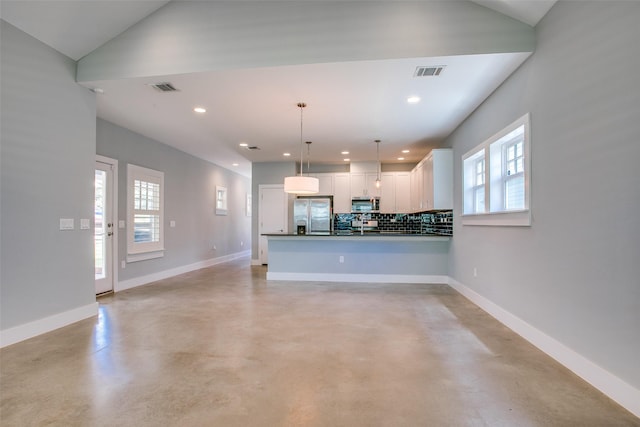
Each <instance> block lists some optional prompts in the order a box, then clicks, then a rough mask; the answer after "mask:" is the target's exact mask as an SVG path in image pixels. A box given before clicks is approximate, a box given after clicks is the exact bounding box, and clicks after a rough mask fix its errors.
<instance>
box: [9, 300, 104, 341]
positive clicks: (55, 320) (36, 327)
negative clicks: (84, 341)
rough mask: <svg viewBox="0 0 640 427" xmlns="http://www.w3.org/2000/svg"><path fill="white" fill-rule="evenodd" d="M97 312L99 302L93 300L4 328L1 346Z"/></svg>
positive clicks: (51, 329)
mask: <svg viewBox="0 0 640 427" xmlns="http://www.w3.org/2000/svg"><path fill="white" fill-rule="evenodd" d="M97 314H98V303H97V302H92V303H91V304H87V305H84V306H82V307H77V308H74V309H71V310H67V311H63V312H62V313H57V314H54V315H52V316H48V317H45V318H43V319H38V320H34V321H33V322H29V323H25V324H22V325H18V326H14V327H13V328H9V329H5V330H2V331H0V348H2V347H6V346H8V345H11V344H15V343H18V342H20V341H24V340H27V339H29V338H33V337H35V336H38V335H41V334H45V333H47V332H51V331H53V330H55V329H59V328H62V327H63V326H67V325H70V324H72V323H75V322H78V321H80V320H84V319H88V318H89V317H93V316H96V315H97Z"/></svg>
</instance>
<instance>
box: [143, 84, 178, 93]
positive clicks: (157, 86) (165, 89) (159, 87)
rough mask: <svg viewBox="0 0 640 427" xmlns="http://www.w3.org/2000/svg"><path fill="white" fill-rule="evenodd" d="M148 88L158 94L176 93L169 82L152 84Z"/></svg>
mask: <svg viewBox="0 0 640 427" xmlns="http://www.w3.org/2000/svg"><path fill="white" fill-rule="evenodd" d="M149 86H151V87H152V88H154V89H156V90H159V91H160V92H176V91H177V90H178V89H176V88H175V86H174V85H172V84H171V83H169V82H160V83H152V84H150V85H149Z"/></svg>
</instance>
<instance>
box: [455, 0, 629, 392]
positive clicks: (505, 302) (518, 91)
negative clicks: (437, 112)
mask: <svg viewBox="0 0 640 427" xmlns="http://www.w3.org/2000/svg"><path fill="white" fill-rule="evenodd" d="M639 16H640V3H638V2H564V1H560V2H558V3H557V4H556V5H555V6H554V7H553V8H552V9H551V11H550V12H549V13H548V15H547V16H546V17H545V18H544V19H543V20H542V21H541V22H540V24H539V25H538V26H537V27H536V30H537V34H538V43H537V49H536V52H535V53H534V54H533V55H532V57H531V58H529V60H528V61H527V62H526V63H525V64H523V66H522V67H520V69H519V70H517V71H516V72H515V73H514V75H512V76H511V77H510V78H509V79H508V80H507V81H506V82H505V83H504V84H503V85H502V86H501V87H500V88H499V89H498V90H497V91H496V92H495V93H494V94H493V95H492V96H491V97H490V98H489V99H488V100H487V101H486V102H485V103H484V104H483V105H482V106H481V107H480V108H479V109H478V110H477V111H476V112H474V113H473V114H472V115H471V116H470V117H469V118H468V119H467V120H466V122H465V123H463V125H462V126H460V127H459V128H458V129H457V130H456V131H455V132H454V133H453V134H452V135H451V136H450V137H449V138H448V141H447V144H448V145H449V146H451V147H453V150H454V155H455V159H456V161H455V183H454V186H455V187H454V188H455V207H454V209H455V213H456V214H459V213H460V212H461V211H462V206H461V201H462V194H461V187H462V183H461V161H460V158H461V156H462V154H463V153H465V152H466V151H467V150H469V149H471V148H472V147H474V146H475V145H477V144H479V143H481V142H482V141H484V140H485V139H486V138H487V137H489V136H491V135H493V134H494V133H496V132H497V131H499V130H500V129H502V128H503V127H505V126H506V125H508V124H509V123H511V122H512V121H514V120H515V119H516V118H518V117H520V116H522V115H523V114H524V113H526V112H531V126H532V128H531V129H532V130H531V134H532V145H531V147H532V152H531V153H532V154H531V157H532V193H531V194H532V198H531V205H532V214H533V223H532V226H531V227H522V228H520V227H517V228H508V227H479V226H463V225H462V224H461V223H460V219H459V216H458V215H456V218H455V221H454V238H453V240H452V244H451V252H450V259H449V274H450V276H452V277H453V278H454V279H455V280H457V281H459V282H461V283H462V284H464V285H466V286H468V287H470V288H472V289H473V290H474V291H476V292H477V293H479V294H481V295H482V296H484V297H486V298H488V299H489V300H491V301H493V302H494V303H496V304H498V305H499V306H501V307H502V308H504V309H506V310H507V311H510V312H511V313H513V314H515V315H516V316H518V317H520V318H521V319H523V320H525V321H526V322H528V323H529V324H531V325H532V326H534V327H535V328H538V329H539V330H541V331H543V332H545V333H546V334H548V335H549V336H551V337H553V338H555V339H556V340H558V341H560V342H562V343H563V344H565V345H566V346H568V347H569V348H571V349H573V350H574V351H576V352H578V353H579V354H581V355H583V356H584V357H586V358H587V359H590V360H591V361H592V362H594V363H596V364H597V365H599V366H600V367H602V368H604V369H606V370H608V371H609V372H611V373H612V374H614V375H616V376H618V377H619V378H621V379H623V380H624V381H626V382H628V383H629V384H630V385H632V386H634V387H636V388H640V369H638V354H640V339H639V338H638V330H639V327H640V286H638V284H639V283H640V282H639V280H640V279H639V277H640V262H639V261H640V221H638V212H640V173H638V161H639V160H640V136H639V135H640V85H639V83H638V75H639V70H640V48H639V46H638V42H639V41H640V27H639V26H638V23H637V19H638V17H639ZM474 267H476V268H477V270H478V276H477V277H473V268H474Z"/></svg>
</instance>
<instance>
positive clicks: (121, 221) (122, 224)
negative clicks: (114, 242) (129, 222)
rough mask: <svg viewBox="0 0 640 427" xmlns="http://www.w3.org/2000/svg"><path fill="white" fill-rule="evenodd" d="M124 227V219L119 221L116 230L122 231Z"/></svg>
mask: <svg viewBox="0 0 640 427" xmlns="http://www.w3.org/2000/svg"><path fill="white" fill-rule="evenodd" d="M124 227H125V225H124V219H121V220H120V221H118V228H122V229H124Z"/></svg>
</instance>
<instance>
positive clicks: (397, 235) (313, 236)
mask: <svg viewBox="0 0 640 427" xmlns="http://www.w3.org/2000/svg"><path fill="white" fill-rule="evenodd" d="M263 236H267V237H268V238H274V239H283V240H296V239H297V240H327V239H330V240H362V239H366V240H384V241H394V240H395V241H400V240H403V241H405V240H410V241H412V240H413V241H448V240H450V239H451V236H444V235H439V234H415V233H412V234H407V233H401V232H372V231H368V232H364V233H363V234H360V233H356V232H354V233H353V234H343V233H341V232H332V233H330V232H326V233H308V234H293V233H288V234H284V233H279V234H263Z"/></svg>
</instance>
